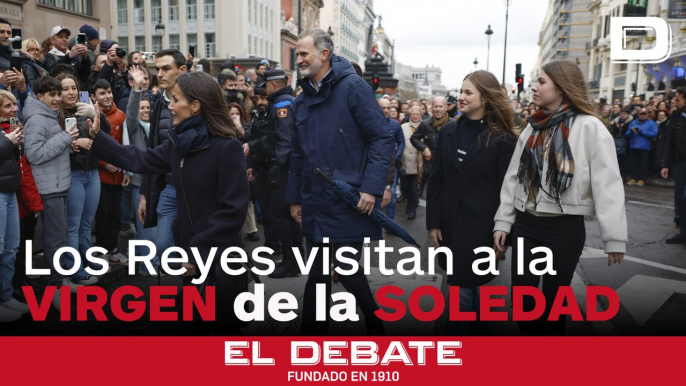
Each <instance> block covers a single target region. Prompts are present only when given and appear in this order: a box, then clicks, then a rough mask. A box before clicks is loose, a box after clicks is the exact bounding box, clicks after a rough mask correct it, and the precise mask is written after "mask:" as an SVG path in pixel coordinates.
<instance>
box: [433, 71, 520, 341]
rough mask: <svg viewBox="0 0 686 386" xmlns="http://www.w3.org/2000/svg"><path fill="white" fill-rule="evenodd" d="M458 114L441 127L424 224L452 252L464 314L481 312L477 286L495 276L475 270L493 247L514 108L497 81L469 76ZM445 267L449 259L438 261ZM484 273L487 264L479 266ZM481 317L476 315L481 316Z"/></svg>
mask: <svg viewBox="0 0 686 386" xmlns="http://www.w3.org/2000/svg"><path fill="white" fill-rule="evenodd" d="M459 108H460V112H461V113H462V115H460V116H459V117H458V119H457V121H455V122H451V123H449V124H447V125H445V126H443V128H442V129H441V131H440V132H439V134H438V140H437V143H436V152H435V154H434V158H433V159H434V162H433V166H432V170H431V177H430V178H429V188H428V191H427V200H426V202H427V206H426V210H427V215H426V225H427V229H429V236H430V237H431V239H432V240H433V242H434V244H435V245H436V246H445V247H448V248H449V249H450V250H451V252H452V255H453V256H452V266H453V267H452V268H453V270H452V274H450V275H449V276H448V284H449V285H451V286H459V287H460V310H461V311H475V312H477V315H478V310H479V286H482V285H485V284H487V283H488V282H489V281H491V280H492V279H493V275H485V276H478V275H476V274H475V273H474V272H473V270H472V263H473V262H474V260H476V259H481V258H484V257H486V255H484V254H479V255H478V256H477V255H475V254H474V249H475V248H479V247H492V246H493V226H494V221H493V218H494V216H495V213H496V211H497V210H498V206H499V204H500V188H501V185H502V182H503V178H504V177H505V172H506V171H507V167H508V165H509V164H510V159H511V158H512V153H513V152H514V148H515V142H516V136H515V134H514V131H513V128H514V126H513V122H512V110H511V108H510V106H509V103H508V101H507V99H506V98H505V97H504V96H503V94H502V93H501V91H500V86H499V85H498V80H497V79H496V78H495V76H494V75H493V74H491V73H490V72H486V71H476V72H473V73H471V74H469V75H468V76H467V77H466V78H465V79H464V82H463V83H462V90H461V93H460V97H459ZM439 264H440V265H441V266H442V267H443V268H444V269H445V268H446V259H445V257H443V259H439ZM480 268H481V269H484V268H485V267H484V265H482V266H481V267H480ZM477 318H478V316H477ZM470 330H472V333H478V334H488V329H487V326H486V324H485V323H484V322H477V323H470V322H448V326H447V331H446V332H447V333H448V334H449V335H465V334H469V333H470Z"/></svg>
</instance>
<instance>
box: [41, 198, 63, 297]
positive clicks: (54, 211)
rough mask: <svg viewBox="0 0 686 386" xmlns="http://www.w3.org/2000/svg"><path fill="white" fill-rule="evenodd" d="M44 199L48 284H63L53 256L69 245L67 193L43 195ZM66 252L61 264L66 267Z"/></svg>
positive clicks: (44, 240) (44, 247)
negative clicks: (48, 270) (48, 269)
mask: <svg viewBox="0 0 686 386" xmlns="http://www.w3.org/2000/svg"><path fill="white" fill-rule="evenodd" d="M41 200H42V201H43V212H41V220H42V221H43V229H42V231H43V259H44V260H45V265H46V266H47V267H49V268H50V276H49V277H48V285H62V280H63V277H62V275H61V274H60V273H58V272H57V270H55V267H54V265H53V258H54V257H55V253H56V252H57V250H58V249H60V248H62V247H64V246H66V245H67V222H68V218H67V194H66V193H65V194H64V196H47V197H46V196H41ZM64 256H65V255H64V254H63V255H62V258H61V259H60V264H62V266H63V267H64V266H65V265H64Z"/></svg>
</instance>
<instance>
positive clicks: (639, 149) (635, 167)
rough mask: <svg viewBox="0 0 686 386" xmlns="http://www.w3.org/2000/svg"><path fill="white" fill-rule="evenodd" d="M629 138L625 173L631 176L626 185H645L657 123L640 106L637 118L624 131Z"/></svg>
mask: <svg viewBox="0 0 686 386" xmlns="http://www.w3.org/2000/svg"><path fill="white" fill-rule="evenodd" d="M624 136H625V137H627V138H628V140H629V152H628V167H627V175H629V176H631V178H630V179H629V181H628V182H627V184H628V185H636V186H645V179H646V177H648V168H649V165H650V159H649V158H648V156H649V154H650V149H651V147H652V144H653V139H655V138H657V125H656V124H655V121H653V120H652V119H650V118H649V117H648V110H647V109H646V108H640V109H639V113H638V118H637V119H635V120H634V121H633V122H631V124H629V128H628V129H627V130H626V132H624Z"/></svg>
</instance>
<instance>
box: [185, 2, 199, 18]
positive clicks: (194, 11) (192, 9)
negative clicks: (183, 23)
mask: <svg viewBox="0 0 686 386" xmlns="http://www.w3.org/2000/svg"><path fill="white" fill-rule="evenodd" d="M197 19H198V0H188V3H187V4H186V20H197Z"/></svg>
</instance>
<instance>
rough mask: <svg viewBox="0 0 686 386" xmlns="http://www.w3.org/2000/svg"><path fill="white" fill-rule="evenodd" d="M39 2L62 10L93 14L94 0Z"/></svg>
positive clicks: (46, 0) (42, 0) (51, 0)
mask: <svg viewBox="0 0 686 386" xmlns="http://www.w3.org/2000/svg"><path fill="white" fill-rule="evenodd" d="M38 4H40V5H45V6H48V7H53V8H57V9H59V10H62V11H67V12H73V13H80V14H82V15H88V16H93V1H92V0H38Z"/></svg>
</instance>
